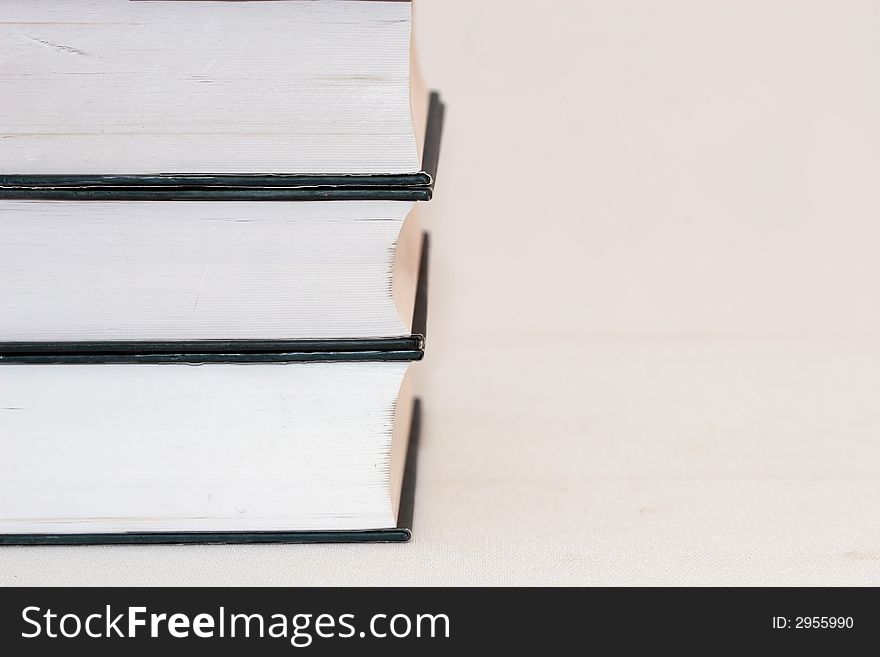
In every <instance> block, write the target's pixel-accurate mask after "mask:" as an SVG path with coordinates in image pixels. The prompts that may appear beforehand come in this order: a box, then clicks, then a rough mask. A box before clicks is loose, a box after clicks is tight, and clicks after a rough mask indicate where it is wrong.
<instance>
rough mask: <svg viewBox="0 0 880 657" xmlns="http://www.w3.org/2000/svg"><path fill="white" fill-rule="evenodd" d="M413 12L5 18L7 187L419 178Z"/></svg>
mask: <svg viewBox="0 0 880 657" xmlns="http://www.w3.org/2000/svg"><path fill="white" fill-rule="evenodd" d="M411 27H412V6H411V3H410V2H408V1H400V0H397V1H379V0H357V1H351V0H349V1H340V0H317V1H305V0H285V1H280V2H279V1H246V2H235V1H233V2H206V1H184V2H180V1H161V0H158V1H157V0H154V1H128V0H65V2H57V0H30V1H28V2H3V3H2V4H0V67H2V70H3V74H2V75H0V98H2V99H3V101H2V103H0V185H9V184H18V185H29V184H33V185H35V186H40V185H45V184H52V183H53V181H54V182H58V181H64V180H68V181H69V180H71V179H72V180H74V181H75V180H76V179H77V177H89V176H111V175H113V176H123V177H124V176H134V177H137V176H147V177H148V176H163V175H165V176H167V175H175V174H182V175H188V174H193V175H197V174H210V175H214V174H220V175H221V176H222V175H244V176H250V175H281V176H284V175H341V176H347V175H365V176H371V175H386V176H387V175H397V176H407V175H413V174H419V173H420V172H421V171H422V169H421V164H422V153H421V152H420V150H421V148H422V144H423V142H424V131H425V122H426V118H427V112H428V107H427V101H428V94H427V92H426V90H425V89H424V88H423V87H422V86H421V84H420V82H419V80H418V76H417V75H415V73H414V71H413V70H412V68H411V64H410V42H411Z"/></svg>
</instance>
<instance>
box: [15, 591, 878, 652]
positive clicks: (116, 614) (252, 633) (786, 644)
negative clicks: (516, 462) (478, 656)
mask: <svg viewBox="0 0 880 657" xmlns="http://www.w3.org/2000/svg"><path fill="white" fill-rule="evenodd" d="M876 600H877V592H876V590H874V589H529V588H521V589H424V588H418V589H363V588H358V589H353V588H338V589H310V588H302V589H271V588H270V589H251V588H248V589H233V588H204V589H174V588H164V589H135V588H126V589H113V588H87V589H73V588H69V589H48V588H47V589H39V588H27V589H25V588H21V589H16V588H9V589H5V590H3V591H0V651H2V653H3V654H8V655H24V654H61V651H62V650H65V649H73V650H76V651H80V650H84V651H87V652H86V653H84V654H92V655H105V654H106V655H120V654H140V652H141V650H150V651H154V650H156V649H161V651H162V654H163V655H177V654H181V655H183V654H192V653H193V650H198V651H202V650H205V651H207V650H210V651H216V650H219V651H220V652H221V654H225V652H226V650H227V649H228V650H229V651H234V653H235V654H249V655H251V654H259V655H263V654H266V655H282V654H296V653H305V654H316V655H322V654H340V653H342V652H344V651H351V652H353V651H355V650H357V651H362V650H365V649H366V650H367V651H368V653H367V654H372V653H373V651H376V650H379V651H382V653H384V654H389V655H393V654H404V653H407V654H415V653H418V654H421V655H425V654H427V655H434V654H437V655H441V654H449V651H450V650H455V649H459V648H465V647H467V648H471V649H476V648H480V647H486V646H488V647H491V648H492V649H493V650H496V649H497V650H502V649H510V650H512V651H515V652H514V654H528V651H542V650H547V649H548V648H555V649H563V648H571V647H572V646H574V647H578V648H579V649H582V650H584V651H588V652H589V651H591V650H594V649H595V650H599V649H602V648H603V647H607V646H609V645H610V646H613V647H614V649H619V650H627V651H629V650H636V649H637V648H644V646H645V642H646V641H648V642H650V643H649V645H650V644H653V645H655V646H656V648H657V649H658V650H663V651H664V652H665V651H667V650H669V649H678V648H691V649H694V648H696V649H700V648H702V649H706V650H713V651H714V650H715V649H717V648H719V647H725V648H742V649H748V650H755V649H756V648H757V649H767V650H776V649H803V648H821V649H826V648H827V649H829V650H841V649H846V648H850V647H853V648H854V647H858V646H867V645H871V644H872V643H873V642H872V641H871V640H872V639H877V638H878V637H880V632H878V629H877V625H878V624H877V615H878V612H877V607H878V605H877V603H876ZM523 651H526V652H523Z"/></svg>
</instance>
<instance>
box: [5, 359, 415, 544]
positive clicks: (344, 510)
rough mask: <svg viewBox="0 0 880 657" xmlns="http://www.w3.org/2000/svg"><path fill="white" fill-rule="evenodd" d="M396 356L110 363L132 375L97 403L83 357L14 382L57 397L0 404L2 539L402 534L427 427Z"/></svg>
mask: <svg viewBox="0 0 880 657" xmlns="http://www.w3.org/2000/svg"><path fill="white" fill-rule="evenodd" d="M405 365H406V364H405V363H345V364H340V363H335V364H330V363H309V364H298V365H279V364H254V365H241V364H238V365H203V366H198V367H194V366H189V365H182V364H176V365H150V366H144V365H127V366H125V365H123V366H106V365H105V366H102V367H101V368H100V369H99V370H98V374H100V375H107V376H108V377H109V376H111V375H112V374H114V373H113V372H112V371H111V370H112V368H114V367H127V368H133V370H131V371H128V372H125V373H124V374H125V375H126V376H117V377H115V379H114V380H115V381H116V382H117V385H116V386H115V387H114V388H113V389H112V390H111V389H108V388H106V386H105V387H104V388H103V389H101V393H100V395H98V396H97V398H96V397H95V395H96V388H95V382H94V381H93V380H92V381H89V380H88V376H84V375H86V372H77V371H76V370H77V369H78V367H77V366H70V365H66V366H55V367H59V368H62V369H61V370H60V371H59V375H60V378H59V377H53V376H46V374H47V373H46V372H43V373H42V376H41V377H39V378H35V381H34V383H35V385H34V386H33V387H31V386H28V385H27V382H26V381H19V382H18V383H19V384H20V388H19V390H18V395H17V397H18V398H22V397H24V398H27V397H28V391H29V389H31V390H32V391H33V392H36V391H40V392H42V393H46V392H47V391H48V392H49V393H54V394H52V395H51V398H53V399H55V400H56V401H54V402H53V403H52V404H51V405H49V406H46V407H45V408H40V404H39V403H37V402H38V399H37V398H36V397H34V396H33V395H31V398H30V399H29V400H28V401H27V402H19V404H23V403H27V404H29V405H21V406H9V407H6V408H4V410H3V411H0V412H2V413H3V416H5V421H4V422H3V425H4V429H6V431H4V433H6V436H4V441H3V442H2V451H3V452H4V455H3V458H2V459H0V489H2V494H0V545H49V544H55V545H84V544H128V543H151V544H157V543H178V544H179V543H322V542H367V541H378V542H405V541H407V540H409V538H410V535H411V530H412V518H413V502H414V494H415V478H416V461H417V449H418V442H419V433H420V427H421V404H420V401H419V400H418V399H417V398H414V397H413V396H412V395H411V394H410V393H409V392H408V387H409V386H408V385H407V384H406V382H405V381H404V379H405V369H406V368H405ZM377 366H378V367H377ZM45 367H53V366H37V368H34V367H27V368H24V367H22V368H21V371H22V372H23V373H25V374H27V373H30V372H33V370H34V369H42V368H45ZM82 367H88V366H82ZM169 368H173V369H175V370H177V371H175V372H174V376H168V371H169ZM178 368H182V369H178ZM228 368H238V371H236V372H234V382H233V383H232V384H230V382H228V381H227V382H224V376H223V375H224V372H223V370H224V369H228ZM242 368H244V369H242ZM266 368H270V370H268V371H267V369H266ZM340 368H342V370H344V373H343V372H342V371H340ZM272 369H274V370H275V371H274V372H273V371H271V370H272ZM156 370H159V371H158V372H157V371H156ZM162 370H164V371H162ZM115 374H122V373H120V372H116V373H115ZM78 377H83V378H85V379H86V380H83V381H79V382H78V381H77V379H78ZM243 378H244V379H248V378H250V379H251V380H250V381H243ZM343 379H346V380H347V383H346V382H344V380H343ZM109 382H110V380H109V379H108V381H107V382H106V383H109ZM53 387H54V388H56V389H55V390H52V388H53ZM47 389H48V390H47ZM358 389H360V390H361V392H362V393H363V394H357V390H358ZM61 390H64V392H66V393H67V397H66V402H65V403H61V404H59V403H58V402H57V398H58V393H59V392H61ZM7 392H8V390H7ZM218 395H219V396H218ZM7 396H8V395H7ZM89 398H91V399H90V402H91V403H88V401H87V400H89ZM16 415H17V416H19V417H21V418H22V422H23V423H26V424H22V426H26V427H27V430H26V431H22V432H15V431H14V425H15V422H14V421H12V420H10V419H9V417H10V416H16ZM26 416H27V419H26V420H25V419H24V418H25V417H26ZM65 429H66V432H65ZM10 430H12V433H10ZM61 432H63V433H61ZM16 434H17V436H16ZM184 436H185V438H184ZM13 437H17V438H18V440H10V438H13Z"/></svg>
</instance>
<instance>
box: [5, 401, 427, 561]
mask: <svg viewBox="0 0 880 657" xmlns="http://www.w3.org/2000/svg"><path fill="white" fill-rule="evenodd" d="M421 429H422V404H421V400H420V399H418V398H416V399H414V400H413V411H412V420H411V422H410V431H409V441H408V446H407V452H406V463H405V465H404V471H403V485H402V488H401V491H400V503H399V505H398V512H397V527H393V528H389V529H367V530H353V531H349V530H344V531H341V530H328V531H268V532H262V531H261V532H123V533H107V534H0V545H157V544H159V545H160V544H171V545H185V544H199V545H204V544H216V545H229V544H239V543H406V542H407V541H409V540H410V538H412V529H413V517H414V513H415V494H416V471H417V469H418V449H419V440H420V436H421Z"/></svg>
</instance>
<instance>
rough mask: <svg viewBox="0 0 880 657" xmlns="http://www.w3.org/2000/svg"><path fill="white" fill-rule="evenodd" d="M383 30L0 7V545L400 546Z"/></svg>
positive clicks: (379, 14)
mask: <svg viewBox="0 0 880 657" xmlns="http://www.w3.org/2000/svg"><path fill="white" fill-rule="evenodd" d="M411 11H412V10H411V5H410V3H409V2H401V1H399V0H397V1H379V0H369V1H358V2H351V1H348V2H344V1H340V0H320V1H316V2H305V1H295V0H292V1H287V2H272V1H266V2H262V1H256V2H174V1H156V2H128V1H126V0H107V1H103V2H94V1H93V0H68V1H66V2H55V1H48V0H46V1H37V2H16V3H3V5H2V7H0V57H2V60H3V61H4V62H6V64H5V66H4V67H3V74H2V75H0V98H2V99H3V100H2V102H0V543H7V544H21V543H92V542H110V543H125V542H157V543H161V542H175V543H179V542H259V541H267V542H268V541H337V540H338V541H346V540H388V541H394V540H406V539H407V538H409V535H410V527H411V518H412V492H413V491H412V487H413V484H414V474H415V472H414V465H415V445H414V443H415V441H416V440H417V434H418V426H419V404H418V401H417V399H416V397H415V396H414V392H413V390H412V385H411V382H410V381H409V380H408V376H407V373H408V370H409V369H410V364H411V362H412V361H416V360H419V359H420V358H421V357H422V355H423V353H424V343H425V323H426V310H427V307H426V303H427V274H428V240H427V236H426V235H425V234H423V233H422V231H421V229H420V227H419V224H418V221H417V217H416V216H415V205H416V203H417V202H418V201H423V200H428V199H430V197H431V194H432V189H433V183H434V177H435V172H436V166H437V157H438V152H439V139H440V130H441V125H442V119H443V105H442V103H441V102H440V100H439V97H438V96H437V94H436V93H432V94H429V93H428V92H427V91H426V90H425V89H424V88H423V87H422V86H421V84H420V82H419V79H418V77H417V75H415V71H414V67H413V66H412V64H411V56H410V52H411V24H412V20H411V15H412V14H411Z"/></svg>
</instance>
